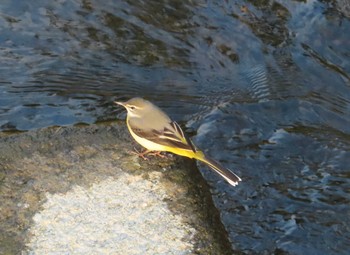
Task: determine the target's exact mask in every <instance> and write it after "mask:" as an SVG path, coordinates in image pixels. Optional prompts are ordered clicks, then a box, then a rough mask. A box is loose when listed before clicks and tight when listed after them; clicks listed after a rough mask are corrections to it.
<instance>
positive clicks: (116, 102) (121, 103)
mask: <svg viewBox="0 0 350 255" xmlns="http://www.w3.org/2000/svg"><path fill="white" fill-rule="evenodd" d="M114 103H115V104H119V105H121V106H124V103H123V102H118V101H114Z"/></svg>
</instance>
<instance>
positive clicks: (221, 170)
mask: <svg viewBox="0 0 350 255" xmlns="http://www.w3.org/2000/svg"><path fill="white" fill-rule="evenodd" d="M196 154H197V157H196V159H198V160H200V161H202V162H204V163H206V164H207V165H208V166H210V167H211V168H212V169H213V170H214V171H215V172H217V173H218V174H220V175H221V176H222V177H223V178H224V179H225V180H226V181H227V182H228V183H229V184H231V185H232V186H236V185H237V184H238V182H240V181H242V180H241V178H239V177H238V176H237V175H236V174H235V173H233V172H231V170H229V169H227V168H226V167H224V166H223V165H221V164H220V163H219V162H217V161H215V160H214V159H212V158H210V157H208V156H207V155H205V154H204V153H203V152H200V151H197V153H196Z"/></svg>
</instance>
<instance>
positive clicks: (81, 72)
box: [0, 0, 350, 254]
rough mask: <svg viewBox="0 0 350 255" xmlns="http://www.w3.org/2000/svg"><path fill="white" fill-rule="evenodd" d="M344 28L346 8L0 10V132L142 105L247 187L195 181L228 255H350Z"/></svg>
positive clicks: (309, 4)
mask: <svg viewBox="0 0 350 255" xmlns="http://www.w3.org/2000/svg"><path fill="white" fill-rule="evenodd" d="M349 19H350V4H349V2H348V1H347V0H338V1H331V0H329V1H321V0H320V1H316V0H310V1H268V0H265V1H213V2H211V1H135V0H133V1H96V0H93V1H91V0H90V1H89V0H76V1H74V0H57V1H44V0H36V1H24V0H22V1H11V0H3V1H1V3H0V129H1V130H3V131H7V130H29V129H33V128H39V127H46V126H51V125H71V124H74V123H78V122H85V123H93V122H96V121H102V120H112V119H115V118H116V115H115V113H114V112H113V111H114V110H115V107H114V106H113V105H112V101H113V100H114V99H116V98H125V99H126V98H130V97H133V96H140V95H142V96H144V97H146V98H148V99H150V100H152V101H154V102H156V103H157V104H158V105H160V106H161V107H162V108H164V109H165V110H166V111H167V112H168V113H169V114H170V115H172V116H173V118H175V119H176V120H178V121H180V122H182V123H183V124H187V126H188V127H189V131H195V132H196V133H197V136H195V137H194V140H195V141H196V143H197V144H198V145H199V146H200V147H203V148H209V149H208V152H209V153H210V154H211V155H213V156H214V157H216V158H217V159H219V160H221V162H223V164H225V165H227V166H231V168H232V169H237V173H238V174H239V175H240V176H241V177H242V179H243V180H244V182H242V184H241V185H239V186H238V187H237V188H234V189H232V188H230V187H228V185H226V184H225V183H224V182H222V181H221V180H220V179H219V178H217V177H216V176H213V175H211V173H209V172H206V171H205V172H204V173H205V176H206V177H208V179H209V180H210V181H211V183H212V185H213V191H214V194H215V195H214V196H215V202H216V204H217V205H218V206H219V207H220V208H221V209H222V218H223V221H224V223H225V225H226V227H227V230H228V232H229V237H230V239H231V241H232V243H233V244H234V246H235V250H236V251H237V252H239V251H240V252H242V253H244V254H348V252H349V250H350V223H349V221H350V33H349V31H350V21H349ZM118 114H119V115H118V118H121V116H122V114H121V111H118Z"/></svg>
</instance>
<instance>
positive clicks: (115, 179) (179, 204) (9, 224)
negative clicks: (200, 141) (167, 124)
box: [0, 123, 231, 254]
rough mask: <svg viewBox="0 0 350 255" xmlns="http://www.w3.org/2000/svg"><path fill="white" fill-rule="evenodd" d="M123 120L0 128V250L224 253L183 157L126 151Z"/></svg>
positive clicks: (217, 226)
mask: <svg viewBox="0 0 350 255" xmlns="http://www.w3.org/2000/svg"><path fill="white" fill-rule="evenodd" d="M130 141H131V138H130V136H129V134H128V133H127V130H126V129H125V126H124V125H122V126H119V125H117V124H115V123H114V124H113V125H111V124H108V123H104V124H99V125H91V126H80V127H78V126H75V127H66V128H47V129H41V130H37V131H31V132H27V133H17V134H10V135H8V134H5V133H1V134H0V254H18V253H22V254H231V248H230V244H229V242H228V241H227V237H226V233H225V231H224V230H223V227H222V225H221V223H220V221H219V220H218V218H219V217H218V212H217V211H216V209H215V208H214V207H213V205H212V201H211V196H210V193H209V191H208V186H207V185H206V183H205V182H204V181H203V179H202V177H201V175H200V174H199V172H198V171H197V169H195V167H194V164H193V162H192V161H190V160H185V159H179V158H177V157H168V158H166V159H159V158H155V157H150V160H149V161H144V160H142V159H140V158H138V157H137V156H136V155H133V154H130V153H129V152H130V151H131V150H132V149H133V146H134V144H133V143H131V142H130Z"/></svg>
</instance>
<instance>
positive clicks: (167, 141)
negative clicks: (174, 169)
mask: <svg viewBox="0 0 350 255" xmlns="http://www.w3.org/2000/svg"><path fill="white" fill-rule="evenodd" d="M114 103H115V104H118V105H121V106H123V107H125V108H126V110H127V117H126V124H127V127H128V129H129V132H130V134H131V136H132V137H133V138H134V139H135V140H136V142H138V143H139V144H140V145H141V146H143V147H144V148H146V153H147V152H152V151H156V152H171V153H174V154H177V155H180V156H185V157H188V158H194V159H196V160H199V161H201V162H203V163H205V164H207V165H208V166H209V167H210V168H211V169H212V170H214V171H215V172H216V173H218V174H219V175H220V176H221V177H223V178H224V179H225V180H226V181H227V182H228V183H229V184H231V185H232V186H236V185H237V184H238V183H239V182H240V181H241V178H239V177H238V176H237V175H236V174H235V173H233V172H232V171H231V170H229V169H228V168H226V167H224V166H223V165H221V164H220V163H219V162H217V161H216V160H214V159H212V158H211V157H209V156H208V155H206V154H205V153H204V152H203V151H201V150H200V149H198V148H197V147H196V146H195V145H194V144H193V142H192V141H191V140H190V138H189V137H188V136H187V135H186V134H185V133H184V132H183V130H182V129H181V127H180V125H179V124H178V123H177V122H176V121H173V120H172V119H170V117H169V116H168V115H167V114H166V113H165V112H164V111H163V110H161V109H160V108H159V107H158V106H156V105H155V104H153V103H151V102H150V101H148V100H146V99H143V98H141V97H134V98H131V99H129V100H128V101H126V102H120V101H115V102H114Z"/></svg>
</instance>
